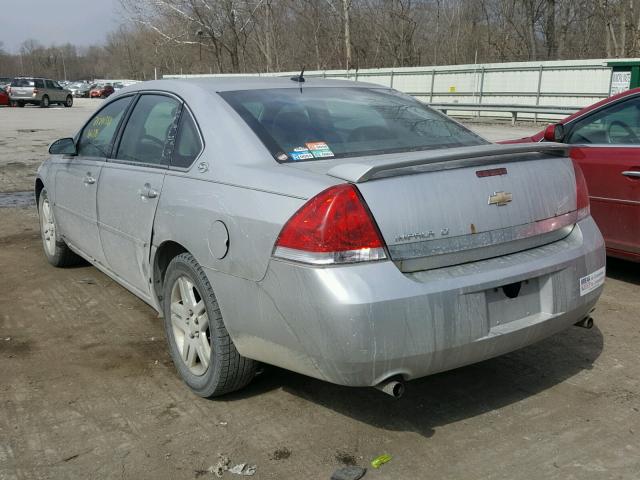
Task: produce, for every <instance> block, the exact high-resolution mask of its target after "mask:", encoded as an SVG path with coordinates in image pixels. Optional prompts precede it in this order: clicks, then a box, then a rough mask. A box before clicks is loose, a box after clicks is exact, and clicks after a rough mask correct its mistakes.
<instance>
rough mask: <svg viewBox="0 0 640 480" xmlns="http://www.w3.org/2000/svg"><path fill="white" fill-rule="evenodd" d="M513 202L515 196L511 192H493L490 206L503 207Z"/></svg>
mask: <svg viewBox="0 0 640 480" xmlns="http://www.w3.org/2000/svg"><path fill="white" fill-rule="evenodd" d="M511 200H513V195H512V194H511V193H510V192H493V195H489V201H488V202H487V203H488V204H489V205H497V206H498V207H503V206H505V205H506V204H507V203H509V202H511Z"/></svg>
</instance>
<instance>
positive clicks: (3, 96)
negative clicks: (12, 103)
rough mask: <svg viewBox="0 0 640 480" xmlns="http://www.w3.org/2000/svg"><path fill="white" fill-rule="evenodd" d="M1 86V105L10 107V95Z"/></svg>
mask: <svg viewBox="0 0 640 480" xmlns="http://www.w3.org/2000/svg"><path fill="white" fill-rule="evenodd" d="M2 87H3V86H0V105H9V94H8V93H7V91H6V90H5V89H4V88H2Z"/></svg>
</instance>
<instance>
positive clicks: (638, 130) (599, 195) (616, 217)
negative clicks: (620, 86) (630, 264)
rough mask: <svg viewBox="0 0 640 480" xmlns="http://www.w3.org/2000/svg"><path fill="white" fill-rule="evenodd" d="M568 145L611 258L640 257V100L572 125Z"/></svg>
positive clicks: (603, 111)
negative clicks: (586, 189)
mask: <svg viewBox="0 0 640 480" xmlns="http://www.w3.org/2000/svg"><path fill="white" fill-rule="evenodd" d="M568 127H569V130H568V134H567V137H566V142H567V143H570V144H577V145H579V144H585V145H588V147H580V146H576V147H575V148H573V149H572V153H571V156H572V157H573V158H575V159H576V160H577V161H578V163H579V164H580V166H581V167H582V171H583V172H584V175H585V179H586V180H587V187H588V189H589V197H590V200H591V214H592V215H593V218H594V219H595V221H596V223H597V224H598V227H600V230H601V231H602V235H603V236H604V239H605V242H606V245H607V249H608V250H609V253H611V254H613V255H618V256H629V255H631V256H635V255H640V96H636V97H632V98H630V99H626V100H623V101H620V102H616V103H614V104H612V105H610V106H607V107H605V108H603V109H600V110H598V111H596V112H594V113H591V114H589V115H587V116H586V117H584V118H580V119H577V120H576V121H574V122H572V124H570V125H568Z"/></svg>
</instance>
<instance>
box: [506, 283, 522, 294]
mask: <svg viewBox="0 0 640 480" xmlns="http://www.w3.org/2000/svg"><path fill="white" fill-rule="evenodd" d="M521 287H522V282H516V283H510V284H509V285H505V286H504V287H502V291H503V292H504V294H505V295H506V296H507V297H509V298H516V297H517V296H518V295H519V294H520V288H521Z"/></svg>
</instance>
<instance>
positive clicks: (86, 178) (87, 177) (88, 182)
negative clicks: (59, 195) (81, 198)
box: [83, 172, 96, 185]
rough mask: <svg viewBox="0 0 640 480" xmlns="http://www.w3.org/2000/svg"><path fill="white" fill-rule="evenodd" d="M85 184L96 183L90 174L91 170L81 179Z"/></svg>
mask: <svg viewBox="0 0 640 480" xmlns="http://www.w3.org/2000/svg"><path fill="white" fill-rule="evenodd" d="M83 181H84V183H85V185H93V184H94V183H96V179H95V178H93V177H92V176H91V172H87V175H86V176H85V177H84V179H83Z"/></svg>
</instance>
